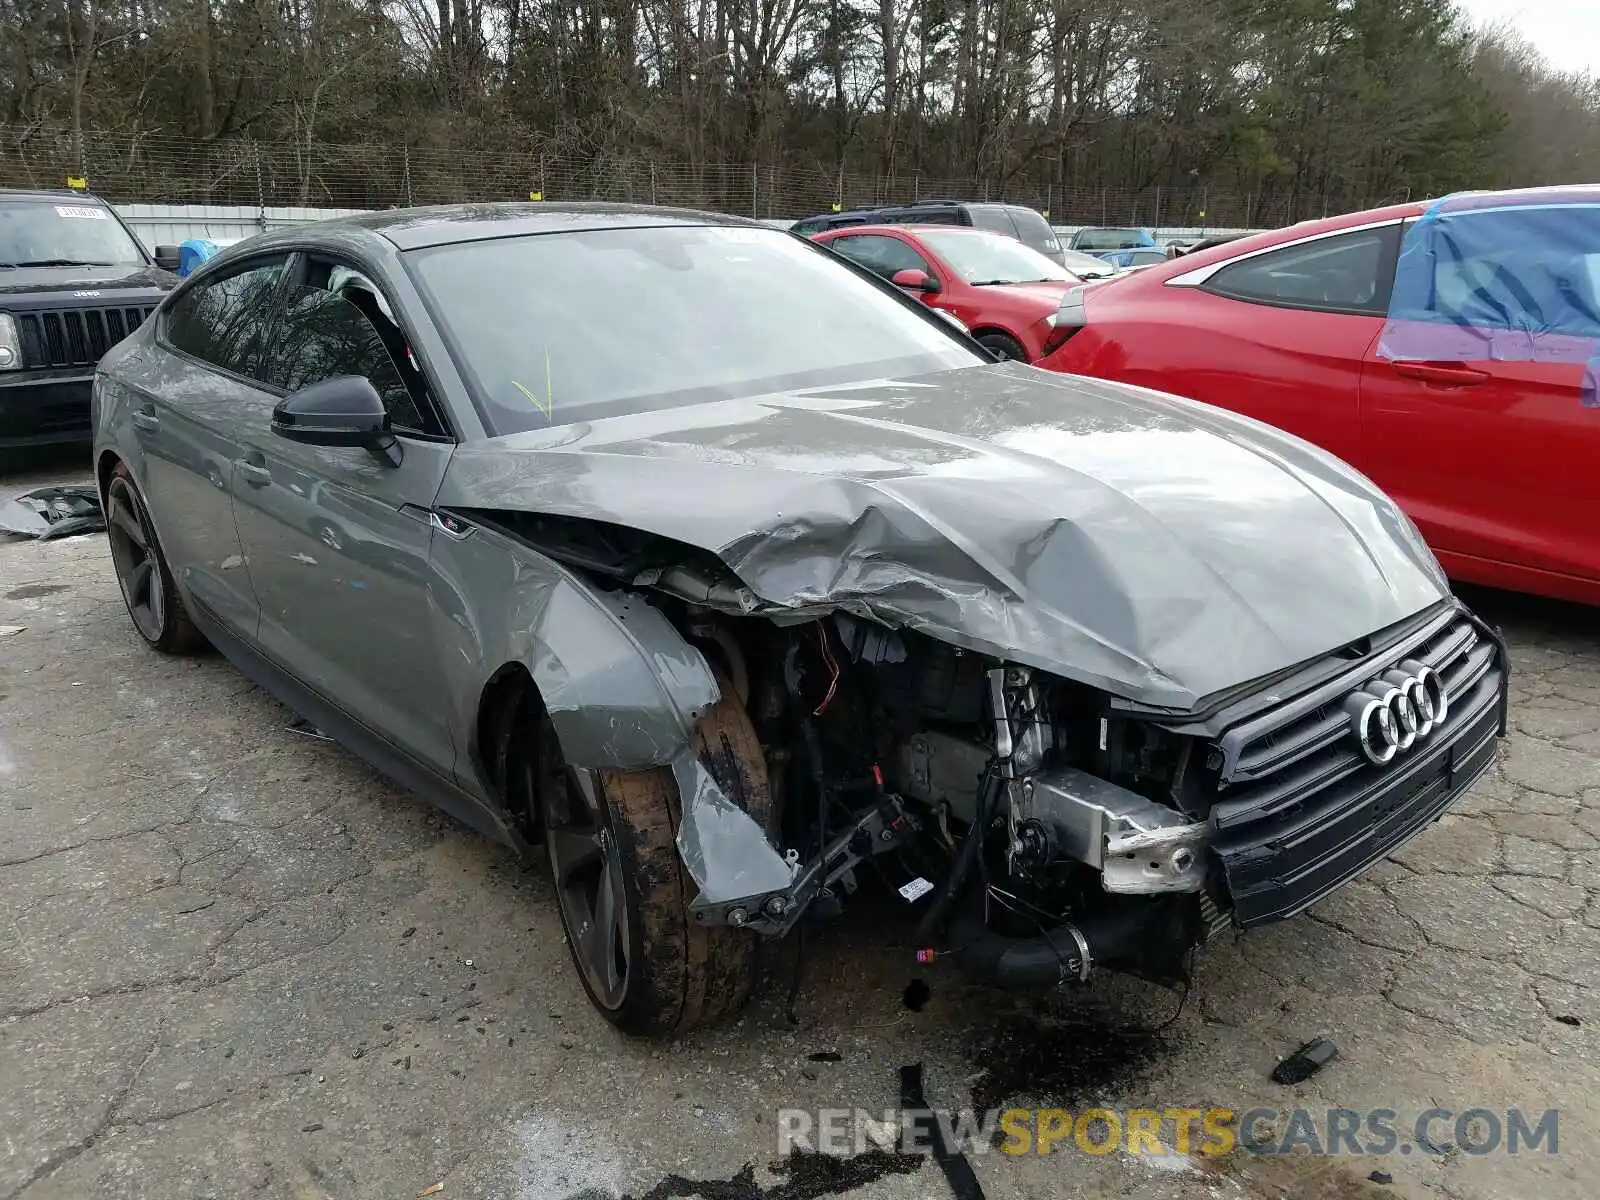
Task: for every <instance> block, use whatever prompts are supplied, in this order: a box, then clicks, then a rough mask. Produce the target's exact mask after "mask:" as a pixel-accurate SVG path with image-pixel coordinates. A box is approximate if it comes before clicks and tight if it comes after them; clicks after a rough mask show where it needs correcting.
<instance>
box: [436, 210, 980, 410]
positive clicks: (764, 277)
mask: <svg viewBox="0 0 1600 1200" xmlns="http://www.w3.org/2000/svg"><path fill="white" fill-rule="evenodd" d="M407 262H408V265H409V266H410V268H411V270H412V272H413V274H414V276H415V278H416V279H417V282H418V285H419V286H420V288H421V289H422V292H423V294H424V296H425V298H426V299H427V301H428V304H429V307H430V308H431V309H432V311H433V314H434V317H435V319H436V320H438V321H439V323H440V324H441V325H442V326H443V327H444V330H445V333H446V335H447V337H448V338H449V339H450V341H451V342H452V343H453V345H452V349H453V351H454V352H455V355H456V358H457V361H458V363H459V365H460V366H461V368H462V370H463V372H464V373H465V374H466V375H467V376H468V377H469V380H470V381H471V382H472V385H473V387H474V389H475V391H476V393H477V396H478V399H479V405H480V409H481V410H482V413H483V417H484V421H485V423H486V424H487V425H488V426H489V429H490V432H491V433H494V434H506V433H519V432H522V431H524V430H528V429H542V428H544V427H546V426H550V425H568V424H572V423H574V422H578V421H590V420H597V419H600V418H603V417H612V416H623V415H631V414H635V413H642V412H651V411H654V410H658V409H662V408H668V407H674V406H677V405H684V404H695V403H702V402H705V401H708V400H716V399H726V398H733V397H739V396H754V395H761V394H764V393H767V392H775V391H785V390H791V389H796V388H807V387H826V386H832V385H836V384H840V383H853V382H859V381H864V380H869V379H878V378H883V377H885V376H894V375H913V374H923V373H928V372H932V371H940V370H947V369H950V368H954V367H964V366H975V365H978V364H980V363H982V362H983V361H984V360H983V359H982V358H981V357H980V356H979V355H978V354H977V353H976V352H975V351H973V350H972V349H970V348H969V347H968V346H966V345H965V344H963V342H962V340H960V338H959V335H958V334H957V332H956V331H955V330H953V329H951V328H950V327H949V326H948V325H946V324H945V323H944V322H942V321H940V320H938V319H937V318H935V317H932V316H931V314H927V313H925V312H923V311H921V310H919V309H918V308H915V307H912V306H911V305H910V304H909V303H906V302H904V301H902V300H900V299H898V298H897V297H896V296H894V295H892V294H889V293H887V292H885V291H884V290H883V289H882V288H880V287H879V286H878V285H876V284H874V283H873V282H871V281H870V280H868V279H866V278H863V277H862V276H860V275H858V274H857V273H856V272H855V271H853V270H852V269H851V268H849V267H848V266H845V265H844V264H843V263H841V262H839V261H838V260H837V259H835V258H834V257H833V256H832V255H830V254H827V253H825V252H824V251H822V250H820V249H818V248H816V247H814V246H812V245H810V244H809V243H807V242H805V241H803V240H801V239H799V238H797V237H794V236H792V235H790V234H788V233H785V232H780V231H777V230H771V229H751V228H747V227H742V226H738V227H735V226H689V227H684V226H668V227H662V228H652V229H599V230H591V231H585V232H574V233H558V234H540V235H533V236H523V237H511V238H497V239H494V240H492V241H482V242H461V243H457V244H454V245H447V246H435V247H431V248H429V249H426V250H418V251H414V252H413V253H411V254H409V255H408V256H407Z"/></svg>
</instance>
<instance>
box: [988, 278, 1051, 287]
mask: <svg viewBox="0 0 1600 1200" xmlns="http://www.w3.org/2000/svg"><path fill="white" fill-rule="evenodd" d="M1061 282H1062V281H1061V280H1059V279H974V280H973V281H972V286H973V287H1005V286H1007V285H1008V284H1013V283H1061Z"/></svg>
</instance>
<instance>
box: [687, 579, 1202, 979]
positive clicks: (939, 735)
mask: <svg viewBox="0 0 1600 1200" xmlns="http://www.w3.org/2000/svg"><path fill="white" fill-rule="evenodd" d="M685 619H686V620H687V622H688V626H687V628H688V633H689V634H690V636H691V637H692V638H694V639H695V640H696V641H697V642H698V643H699V644H701V645H702V646H703V647H704V648H705V650H706V653H707V655H708V657H711V658H712V659H714V660H721V662H722V664H723V665H724V667H725V673H726V676H727V677H728V678H730V679H731V680H733V681H734V686H735V687H736V688H737V689H739V690H740V691H741V693H742V697H743V698H744V699H745V700H746V703H747V704H748V705H749V706H750V709H751V711H752V714H753V716H754V717H755V720H756V728H757V730H758V732H759V734H760V736H761V741H762V744H763V747H764V749H765V751H766V754H767V758H768V762H767V770H768V777H769V780H770V781H771V786H772V788H773V791H774V795H775V796H776V797H777V798H778V804H779V811H780V812H781V813H782V814H783V817H782V825H781V833H780V839H779V840H780V842H781V846H782V848H783V851H784V855H785V861H786V862H787V864H788V865H790V866H791V867H792V868H793V870H794V879H793V881H792V883H791V884H790V885H789V886H787V887H784V888H781V889H779V890H777V891H774V892H772V893H770V894H767V895H764V896H763V895H751V896H744V897H737V898H732V899H730V898H728V897H727V896H726V895H717V894H715V893H708V892H704V891H703V892H702V895H701V898H700V899H699V900H698V901H697V902H696V903H695V905H694V906H693V908H692V910H691V911H692V912H693V914H694V916H695V918H696V919H699V920H704V921H709V922H716V923H727V924H732V925H736V926H743V927H747V928H751V929H754V930H756V931H759V932H763V933H768V934H782V933H784V932H787V931H788V930H789V929H790V928H792V927H793V925H794V924H795V923H796V922H797V921H798V920H800V919H802V917H803V916H804V915H805V914H806V913H807V912H808V911H811V912H812V914H813V915H819V913H820V914H832V913H836V912H838V911H839V909H840V907H841V906H842V905H843V904H844V903H845V902H846V901H847V899H848V893H849V892H851V891H853V890H854V888H855V887H856V886H857V882H858V874H859V872H860V870H861V869H862V867H863V864H864V863H865V862H866V861H867V860H871V862H872V866H873V869H874V870H875V871H880V872H882V873H884V874H885V875H887V877H888V880H889V882H890V884H891V885H892V886H894V887H895V888H896V889H897V890H898V891H899V892H900V894H901V895H902V896H903V897H905V898H906V900H908V901H909V902H911V903H913V904H915V905H917V906H918V907H919V908H920V909H921V910H923V912H924V914H925V915H924V921H923V927H924V929H925V931H926V933H927V935H928V937H929V938H930V940H932V941H935V942H938V943H939V944H940V945H948V946H949V947H951V948H952V949H953V950H954V952H956V953H957V954H959V955H960V956H961V957H962V958H963V959H964V965H966V966H968V967H969V968H973V969H975V970H977V972H978V973H979V974H981V975H983V976H985V977H987V978H988V979H989V981H990V982H993V983H996V984H999V985H1002V986H1011V987H1038V986H1051V985H1055V984H1059V983H1065V982H1079V981H1082V980H1083V979H1085V978H1087V977H1088V974H1089V972H1090V970H1091V969H1092V968H1093V967H1094V966H1095V965H1100V964H1116V965H1120V966H1124V967H1131V968H1136V969H1140V970H1142V971H1145V972H1147V973H1151V974H1154V975H1156V976H1158V977H1160V978H1163V979H1165V978H1171V977H1173V976H1174V973H1175V972H1176V971H1177V969H1178V968H1179V963H1180V959H1181V956H1182V954H1183V952H1184V951H1186V950H1187V949H1188V948H1189V946H1190V945H1192V944H1193V942H1194V940H1195V937H1196V933H1197V931H1198V930H1199V928H1200V926H1201V923H1202V919H1203V918H1202V914H1204V919H1206V920H1208V921H1210V922H1214V923H1218V924H1220V923H1222V921H1223V920H1224V919H1225V918H1223V916H1222V907H1225V901H1223V900H1222V894H1221V893H1215V894H1213V893H1212V892H1208V891H1207V880H1208V871H1207V860H1206V858H1205V855H1204V850H1205V845H1206V842H1207V840H1208V839H1209V836H1210V831H1209V828H1208V826H1207V825H1206V823H1205V815H1206V814H1205V809H1206V806H1207V801H1206V797H1207V796H1209V795H1211V794H1214V792H1215V777H1216V772H1215V770H1214V769H1212V771H1211V773H1210V780H1209V781H1207V780H1206V778H1205V775H1206V766H1205V764H1204V763H1203V762H1201V761H1196V760H1197V758H1198V757H1199V756H1200V755H1203V750H1201V749H1199V748H1198V747H1197V744H1196V742H1197V739H1195V738H1194V737H1191V736H1184V735H1178V734H1173V733H1169V732H1167V731H1165V730H1162V729H1160V728H1158V727H1156V726H1154V725H1151V724H1148V723H1146V722H1143V721H1139V720H1135V719H1130V718H1128V717H1127V716H1125V715H1121V714H1117V713H1115V712H1113V711H1112V709H1111V708H1110V706H1109V705H1108V704H1107V703H1106V700H1105V698H1104V697H1102V696H1100V695H1098V694H1096V693H1095V692H1094V691H1092V690H1091V689H1087V688H1084V687H1082V686H1081V685H1077V684H1073V683H1070V682H1067V681H1063V680H1058V679H1053V678H1050V677H1049V676H1046V675H1044V674H1043V673H1041V672H1038V671H1034V670H1031V669H1029V668H1026V667H1018V666H1007V665H1004V664H1001V663H997V662H994V661H992V660H990V659H988V658H986V657H984V656H982V655H978V654H974V653H971V652H967V651H963V650H961V649H958V648H955V647H951V646H948V645H945V644H944V643H941V642H938V641H934V640H933V639H931V638H928V637H926V636H923V635H921V634H918V633H915V632H913V631H906V630H894V629H888V628H885V627H883V626H882V625H879V624H876V623H874V622H870V621H867V620H864V619H861V618H858V617H855V616H851V615H849V614H846V613H834V614H832V615H830V616H826V617H820V618H817V619H813V620H807V621H805V622H804V623H801V624H794V625H788V626H777V625H772V624H768V623H766V622H763V621H760V620H759V619H757V620H754V621H751V620H746V621H733V620H728V619H726V618H723V617H721V616H718V615H715V614H711V613H709V612H707V611H705V610H703V609H702V610H700V611H699V612H698V613H694V612H689V613H686V614H685ZM722 815H724V816H727V815H728V814H726V813H724V814H722ZM685 826H686V828H687V829H692V828H693V826H692V825H691V822H690V820H689V817H688V815H687V814H686V818H685ZM690 836H691V837H693V836H696V835H695V834H693V833H691V834H690ZM700 836H701V838H702V840H706V837H705V835H703V834H702V835H700ZM710 836H714V837H723V838H730V839H735V840H737V839H739V838H740V830H739V827H738V825H737V823H736V822H729V823H727V824H726V825H725V826H723V827H721V828H720V829H719V830H718V831H717V832H716V833H715V834H713V835H710ZM680 846H683V841H682V840H681V839H680ZM684 849H685V852H686V857H689V858H690V861H691V870H693V865H692V864H693V856H694V855H695V850H694V849H693V848H691V847H684ZM722 849H723V851H724V853H725V852H726V849H727V848H726V847H723V848H722ZM746 852H748V853H757V848H756V847H754V846H750V847H747V848H746ZM1219 904H1220V905H1221V907H1219ZM924 953H925V954H928V955H930V956H931V955H934V954H937V953H939V951H938V950H937V949H935V948H934V947H933V946H930V947H929V948H928V950H926V951H924Z"/></svg>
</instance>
